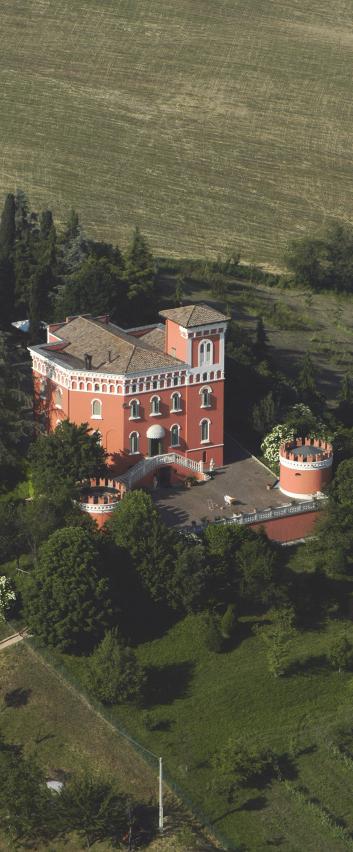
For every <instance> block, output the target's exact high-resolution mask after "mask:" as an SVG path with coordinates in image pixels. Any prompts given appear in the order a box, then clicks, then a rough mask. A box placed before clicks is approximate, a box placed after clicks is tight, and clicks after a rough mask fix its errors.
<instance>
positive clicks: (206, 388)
mask: <svg viewBox="0 0 353 852" xmlns="http://www.w3.org/2000/svg"><path fill="white" fill-rule="evenodd" d="M205 392H206V393H207V396H208V402H207V403H205V402H204V401H203V394H204V393H205ZM199 394H200V397H201V405H200V408H211V399H210V397H211V394H212V388H210V386H209V385H204V386H203V387H202V388H200V390H199Z"/></svg>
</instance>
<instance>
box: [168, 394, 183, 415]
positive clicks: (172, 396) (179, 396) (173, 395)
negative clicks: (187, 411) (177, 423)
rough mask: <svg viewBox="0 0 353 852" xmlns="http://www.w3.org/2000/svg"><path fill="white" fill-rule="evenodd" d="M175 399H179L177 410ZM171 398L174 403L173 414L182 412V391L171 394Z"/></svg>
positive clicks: (172, 405) (172, 406)
mask: <svg viewBox="0 0 353 852" xmlns="http://www.w3.org/2000/svg"><path fill="white" fill-rule="evenodd" d="M175 397H177V401H178V407H177V408H175V406H174V400H175ZM170 398H171V401H172V404H171V409H170V411H171V412H174V413H175V412H179V411H182V407H181V393H180V391H174V392H173V393H171V394H170Z"/></svg>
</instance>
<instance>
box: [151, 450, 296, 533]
mask: <svg viewBox="0 0 353 852" xmlns="http://www.w3.org/2000/svg"><path fill="white" fill-rule="evenodd" d="M225 461H226V464H225V465H224V467H223V468H220V469H219V470H217V471H216V474H215V477H214V479H213V480H210V481H209V482H199V483H198V485H196V486H195V487H193V488H190V489H186V488H185V487H180V488H179V487H177V488H158V489H157V490H156V491H155V492H153V494H152V496H153V499H154V501H155V503H156V505H157V506H158V509H159V510H160V512H161V515H162V517H163V519H164V521H165V523H166V524H168V526H179V527H182V526H190V525H191V523H192V521H196V523H200V520H201V518H204V517H206V518H207V519H208V520H210V521H212V520H215V518H217V517H218V518H219V517H224V518H231V517H232V515H233V514H234V513H239V512H244V513H247V512H252V511H254V509H268V508H269V507H272V508H275V507H277V506H283V505H284V504H287V505H288V503H289V500H288V497H287V498H286V497H285V496H284V495H283V494H281V492H280V491H279V489H278V488H271V489H270V490H268V489H267V486H268V485H271V486H273V485H274V484H275V483H276V477H275V476H274V475H273V474H272V473H270V472H269V471H268V470H266V468H265V467H263V466H262V465H261V464H260V462H258V461H256V460H255V459H254V458H253V457H252V456H251V455H250V454H249V453H248V452H247V451H246V450H244V449H242V447H240V446H239V444H238V443H237V442H236V441H235V440H234V439H233V438H230V437H228V438H227V437H226V448H225ZM226 494H227V495H230V496H231V497H236V503H235V504H234V503H233V505H232V506H227V505H226V504H225V502H224V496H225V495H226Z"/></svg>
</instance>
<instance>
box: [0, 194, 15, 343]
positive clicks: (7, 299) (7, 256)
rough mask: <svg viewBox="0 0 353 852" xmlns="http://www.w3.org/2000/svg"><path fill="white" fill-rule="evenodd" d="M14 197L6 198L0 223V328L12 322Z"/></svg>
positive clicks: (13, 293)
mask: <svg viewBox="0 0 353 852" xmlns="http://www.w3.org/2000/svg"><path fill="white" fill-rule="evenodd" d="M15 237H16V225H15V196H14V195H12V194H11V193H10V194H9V195H7V196H6V200H5V205H4V209H3V211H2V214H1V222H0V305H1V310H0V327H1V328H4V329H6V328H8V327H9V325H10V323H11V322H12V321H13V320H14V318H15V316H14V302H15V271H14V250H15Z"/></svg>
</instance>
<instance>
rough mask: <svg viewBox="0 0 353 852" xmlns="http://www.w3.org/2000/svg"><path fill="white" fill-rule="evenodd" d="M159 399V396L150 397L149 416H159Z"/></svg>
mask: <svg viewBox="0 0 353 852" xmlns="http://www.w3.org/2000/svg"><path fill="white" fill-rule="evenodd" d="M160 413H161V412H160V398H159V396H152V397H151V414H160Z"/></svg>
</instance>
